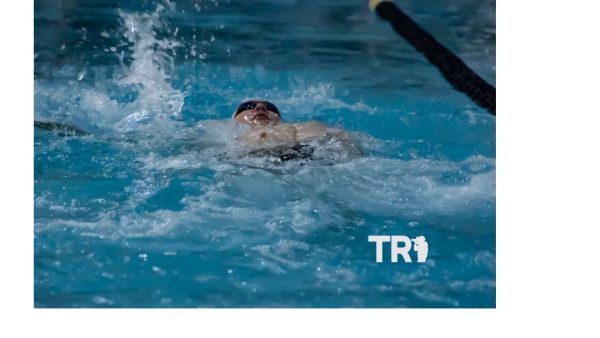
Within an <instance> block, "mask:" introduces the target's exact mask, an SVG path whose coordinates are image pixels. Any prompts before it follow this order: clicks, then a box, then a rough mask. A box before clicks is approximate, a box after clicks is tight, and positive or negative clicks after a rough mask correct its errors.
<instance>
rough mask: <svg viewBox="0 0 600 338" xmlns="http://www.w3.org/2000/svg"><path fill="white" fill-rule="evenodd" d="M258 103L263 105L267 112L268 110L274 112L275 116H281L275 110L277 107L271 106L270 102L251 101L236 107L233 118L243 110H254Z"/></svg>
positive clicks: (277, 110)
mask: <svg viewBox="0 0 600 338" xmlns="http://www.w3.org/2000/svg"><path fill="white" fill-rule="evenodd" d="M258 103H264V104H265V107H266V108H267V110H270V111H272V112H274V113H275V114H277V115H279V116H281V114H279V109H277V107H276V106H275V105H274V104H272V103H271V102H269V101H255V100H252V101H246V102H244V103H242V104H240V105H239V106H238V107H237V109H236V110H235V113H234V114H233V117H235V116H236V115H237V114H239V113H241V112H243V111H245V110H249V109H254V108H256V104H258Z"/></svg>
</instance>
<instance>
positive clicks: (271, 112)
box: [232, 100, 349, 148]
mask: <svg viewBox="0 0 600 338" xmlns="http://www.w3.org/2000/svg"><path fill="white" fill-rule="evenodd" d="M232 118H233V119H234V120H235V121H237V122H239V123H241V124H244V125H248V126H250V127H251V129H250V131H248V132H247V133H246V134H244V135H242V136H241V137H240V138H239V140H240V141H241V142H242V143H243V144H244V145H246V146H249V147H252V148H257V147H261V148H265V147H274V146H280V145H285V144H288V145H294V144H298V143H301V142H307V141H311V140H315V139H319V138H322V137H325V136H327V135H329V136H334V137H336V138H339V139H341V140H344V141H348V139H349V137H348V134H346V133H345V132H344V131H342V130H340V129H335V128H329V127H327V126H326V125H324V124H322V123H320V122H316V121H309V122H304V123H295V124H291V123H282V121H281V113H280V112H279V109H277V107H276V106H275V105H274V104H273V103H271V102H269V101H265V100H250V101H246V102H244V103H242V104H240V105H239V106H238V108H237V109H236V110H235V112H234V113H233V116H232Z"/></svg>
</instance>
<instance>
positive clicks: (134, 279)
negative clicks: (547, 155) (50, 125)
mask: <svg viewBox="0 0 600 338" xmlns="http://www.w3.org/2000/svg"><path fill="white" fill-rule="evenodd" d="M401 5H402V7H403V8H404V9H405V10H406V11H407V12H408V13H409V14H411V15H412V16H413V17H414V18H415V19H416V20H417V21H419V23H421V24H422V25H423V26H425V27H426V28H427V29H428V30H429V31H430V32H431V33H433V34H434V35H435V36H437V37H438V38H439V40H440V41H442V42H443V43H444V44H446V45H447V46H448V47H449V48H450V49H452V50H453V51H454V52H456V53H457V54H459V55H460V56H461V57H462V58H463V59H464V60H465V62H466V63H467V64H469V65H470V66H471V67H472V68H473V69H474V70H476V71H477V72H478V73H479V74H481V76H482V77H484V78H485V79H486V80H487V81H489V82H490V83H492V84H494V85H495V1H487V0H486V1H475V0H452V1H450V0H449V1H445V2H434V3H431V2H429V1H417V0H409V1H402V2H401ZM255 97H262V98H267V99H269V100H271V101H272V102H274V103H276V104H277V105H278V106H279V108H280V110H281V111H282V115H283V117H284V119H285V120H286V121H288V122H300V121H306V120H319V121H322V122H324V123H326V124H328V125H330V126H336V127H339V128H343V129H345V130H347V131H349V132H350V133H351V135H352V138H353V140H354V142H355V143H356V144H358V145H359V146H360V148H361V149H362V150H363V152H364V153H365V155H364V156H352V155H350V154H348V153H345V152H344V151H342V149H341V148H340V147H339V144H335V142H326V143H324V144H321V145H319V147H318V149H319V151H321V152H322V153H323V154H324V156H325V157H328V158H330V161H326V162H319V161H317V162H309V161H304V162H299V161H289V162H286V163H284V164H283V165H280V164H276V163H273V162H272V161H270V160H269V159H268V158H248V157H241V158H238V157H236V156H223V154H225V155H227V154H236V151H238V148H237V146H236V144H235V142H234V141H233V140H234V138H235V135H236V133H238V132H239V127H237V126H235V125H233V124H232V123H231V122H230V121H229V120H228V118H229V117H230V116H231V113H232V111H233V110H234V108H235V107H236V105H237V104H239V103H240V102H241V101H242V100H244V99H247V98H255ZM34 100H35V118H36V120H43V121H57V122H62V123H68V124H71V125H75V126H77V127H79V128H82V129H84V130H87V131H89V132H90V135H87V136H73V137H62V136H60V135H58V134H57V133H53V132H48V131H42V130H39V129H36V130H35V140H34V146H35V162H34V163H35V168H34V169H35V176H34V180H35V224H34V234H35V262H34V263H35V273H34V276H35V280H34V283H35V284H34V291H35V306H36V307H495V293H496V282H495V279H496V278H495V277H496V273H495V266H496V260H495V257H496V250H495V233H496V231H495V223H496V222H495V207H496V203H495V195H496V194H495V190H496V185H495V174H496V170H495V167H496V161H495V146H496V141H495V125H496V124H495V119H494V118H493V117H491V116H490V115H489V114H488V113H486V112H485V111H484V110H482V109H480V108H478V107H476V106H475V105H474V104H473V103H472V102H470V101H469V100H468V99H467V98H466V97H465V96H463V95H462V94H459V93H457V92H455V91H454V90H452V88H451V87H450V86H449V85H448V84H447V83H446V82H445V81H444V80H443V78H442V77H441V76H440V75H439V73H438V72H437V70H436V69H434V68H433V67H432V66H430V65H429V64H428V63H427V62H426V60H425V59H424V58H423V57H422V56H420V55H419V54H418V53H416V52H415V51H414V50H413V48H412V47H410V46H409V45H408V44H407V43H406V42H405V41H404V40H402V39H401V38H400V37H398V36H397V35H395V33H394V32H393V31H392V30H391V28H390V27H389V26H388V25H387V24H386V23H384V22H382V21H380V20H379V19H377V18H376V17H375V16H374V15H373V13H371V12H369V10H368V7H367V5H366V1H362V0H352V1H310V2H305V1H291V0H286V1H281V0H277V1H276V0H271V1H266V0H265V1H217V0H213V1H186V2H164V1H148V2H140V1H120V2H110V1H106V2H103V1H72V2H65V1H58V0H56V1H53V0H48V1H37V0H36V1H35V98H34ZM376 234H384V235H393V234H401V235H407V236H409V237H415V236H418V235H424V236H426V238H427V241H428V243H429V258H428V261H427V263H425V264H416V263H413V264H405V263H398V264H393V263H390V262H389V260H386V261H385V262H383V263H376V262H375V246H374V244H373V243H369V242H368V241H367V237H368V236H369V235H376Z"/></svg>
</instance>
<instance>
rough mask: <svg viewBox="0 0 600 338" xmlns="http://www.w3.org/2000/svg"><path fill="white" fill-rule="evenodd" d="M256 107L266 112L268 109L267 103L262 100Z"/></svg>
mask: <svg viewBox="0 0 600 338" xmlns="http://www.w3.org/2000/svg"><path fill="white" fill-rule="evenodd" d="M255 109H256V110H261V111H264V112H266V111H267V105H266V104H264V103H262V102H259V103H257V104H256V108H255Z"/></svg>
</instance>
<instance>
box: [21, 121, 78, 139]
mask: <svg viewBox="0 0 600 338" xmlns="http://www.w3.org/2000/svg"><path fill="white" fill-rule="evenodd" d="M33 126H34V127H36V128H40V129H44V130H48V131H57V132H58V135H60V136H83V135H89V133H88V132H87V131H85V130H82V129H79V128H77V127H73V126H70V125H68V124H63V123H58V122H42V121H35V120H34V121H33Z"/></svg>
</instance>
